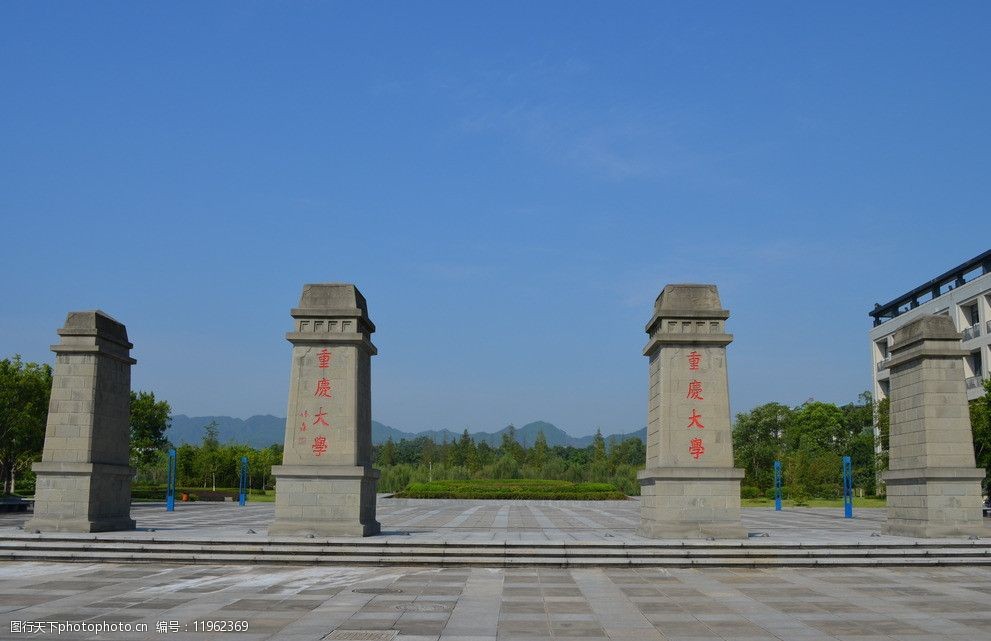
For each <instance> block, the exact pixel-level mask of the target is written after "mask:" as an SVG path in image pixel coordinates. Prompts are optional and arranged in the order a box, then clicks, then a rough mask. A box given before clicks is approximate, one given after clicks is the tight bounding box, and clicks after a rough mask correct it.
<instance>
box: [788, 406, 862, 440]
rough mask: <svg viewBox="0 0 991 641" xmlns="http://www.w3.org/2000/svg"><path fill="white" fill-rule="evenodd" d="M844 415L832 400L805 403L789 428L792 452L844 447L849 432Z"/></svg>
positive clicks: (796, 413) (797, 411)
mask: <svg viewBox="0 0 991 641" xmlns="http://www.w3.org/2000/svg"><path fill="white" fill-rule="evenodd" d="M844 418H845V417H844V416H843V411H842V410H840V408H838V407H836V406H835V405H833V404H832V403H821V402H819V401H810V402H808V403H805V404H804V405H802V406H801V407H799V408H798V409H797V410H796V411H795V416H794V420H792V421H791V423H790V424H789V425H788V426H787V427H786V429H785V434H784V436H785V446H786V448H787V449H788V451H791V452H794V451H797V450H805V451H807V452H823V451H830V450H833V449H843V448H844V447H845V445H846V437H847V436H848V433H847V431H846V429H845V422H844Z"/></svg>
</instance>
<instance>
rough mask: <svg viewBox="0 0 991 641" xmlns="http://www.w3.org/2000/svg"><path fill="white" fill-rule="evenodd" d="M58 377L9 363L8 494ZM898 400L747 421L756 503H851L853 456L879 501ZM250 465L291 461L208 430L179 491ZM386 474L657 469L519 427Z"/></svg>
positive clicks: (742, 423)
mask: <svg viewBox="0 0 991 641" xmlns="http://www.w3.org/2000/svg"><path fill="white" fill-rule="evenodd" d="M51 385H52V369H51V367H50V366H48V365H45V364H36V363H25V362H23V361H22V360H21V359H20V357H16V356H15V357H14V358H13V359H4V360H0V484H2V489H3V493H5V494H7V493H11V492H13V491H14V489H15V480H20V481H21V482H18V484H17V486H18V489H22V490H24V491H28V492H30V491H32V490H33V475H32V474H31V472H30V466H31V463H32V462H34V461H37V460H39V459H40V456H41V451H42V446H43V444H44V435H45V423H46V420H47V414H48V403H49V398H50V394H51ZM875 414H876V415H877V418H878V421H877V422H878V425H879V428H880V430H879V431H880V443H879V445H880V448H879V449H880V454H878V452H877V451H876V448H875V440H874V430H873V423H874V420H873V419H874V416H875ZM888 414H889V412H888V405H887V401H886V400H884V401H881V402H880V403H874V402H873V399H872V398H871V397H870V395H869V394H867V393H864V394H861V395H860V397H859V398H858V400H857V402H854V403H849V404H847V405H843V406H837V405H834V404H832V403H822V402H818V401H811V400H810V401H808V402H806V403H804V404H802V405H800V406H798V407H789V406H787V405H782V404H780V403H767V404H764V405H760V406H758V407H755V408H754V409H752V410H750V411H749V412H743V413H741V414H737V416H736V421H735V423H734V427H733V447H734V456H735V459H736V465H737V466H738V467H741V468H744V469H745V470H746V477H745V479H744V482H743V485H744V493H745V495H750V496H757V495H762V494H767V493H768V492H769V491H770V490H771V488H772V486H773V463H774V461H775V460H781V461H783V463H784V481H785V484H786V492H787V493H789V494H791V495H793V496H794V497H801V496H808V495H811V496H816V495H818V496H836V495H838V494H839V493H840V486H841V480H840V469H841V463H840V460H841V457H842V456H850V457H851V458H852V462H853V468H854V475H855V486H856V487H857V488H860V489H862V490H863V491H864V492H865V493H867V494H873V493H875V492H876V491H877V490H878V489H879V488H878V487H877V485H876V480H877V476H878V472H880V471H882V470H884V469H886V467H887V454H886V452H887V445H888V443H887V439H888V423H889V421H888ZM170 415H171V408H170V406H169V404H168V403H167V402H166V401H164V400H159V399H156V398H155V395H154V393H152V392H132V393H131V464H132V466H134V467H135V468H136V469H137V471H138V472H137V477H136V479H135V482H136V483H137V484H160V483H163V482H164V480H165V468H166V456H167V454H166V452H167V450H168V448H169V447H171V445H170V443H169V441H168V438H167V436H168V434H167V431H168V428H169V425H170V423H171V419H170ZM970 415H971V424H972V426H973V431H974V449H975V454H976V457H977V464H978V466H979V467H983V468H985V469H988V471H989V475H991V381H985V395H984V396H982V397H981V398H979V399H977V400H975V401H973V402H972V403H971V404H970ZM242 456H247V457H248V458H249V462H250V466H249V468H250V486H251V487H253V488H258V489H262V488H271V487H272V484H273V479H272V476H271V468H272V466H273V465H277V464H279V463H280V462H281V460H282V446H281V445H272V446H270V447H267V448H263V449H256V448H252V447H250V446H247V445H240V444H236V443H227V444H221V443H220V442H219V438H218V430H217V426H216V424H210V425H207V426H204V435H203V439H202V441H201V442H200V444H198V445H192V444H184V445H181V446H180V447H179V448H178V459H177V467H178V469H177V472H178V475H177V476H178V478H177V481H178V484H179V485H180V486H187V487H195V486H199V487H213V488H216V487H235V486H237V484H238V477H239V473H240V467H239V464H240V463H239V462H240V460H241V457H242ZM373 457H374V460H375V462H376V464H377V466H378V467H379V468H380V469H381V471H382V476H381V479H380V481H379V489H380V490H381V491H387V492H388V491H396V490H399V489H402V488H403V487H405V486H406V485H407V484H408V483H410V482H412V481H427V480H431V479H469V478H496V479H507V478H544V479H556V480H567V481H574V482H582V481H593V482H608V483H612V484H614V485H615V486H616V487H617V488H618V489H620V490H621V491H623V492H626V493H627V494H637V493H639V484H638V482H637V479H636V473H637V471H638V470H639V469H642V468H643V466H644V461H645V447H644V444H643V442H642V441H641V440H640V439H638V438H629V439H626V440H623V441H610V442H607V441H606V439H605V438H603V436H602V434H601V432H597V433H596V435H595V437H594V438H593V440H592V443H591V444H590V445H589V446H588V447H585V448H576V447H571V446H554V447H551V446H549V445H548V443H547V439H546V438H545V437H544V435H543V433H540V434H539V435H538V436H537V438H536V440H535V442H534V443H533V445H532V446H529V447H527V446H525V445H523V444H521V443H520V442H519V441H517V440H516V434H515V430H514V429H513V427H512V426H510V428H509V429H507V430H506V431H505V432H504V433H503V436H502V442H501V443H500V444H499V446H498V447H493V446H491V445H489V444H488V443H486V442H484V441H483V442H478V443H476V442H475V441H474V440H473V439H472V438H471V435H470V434H469V433H468V430H465V431H464V433H463V434H462V435H461V437H460V438H459V439H458V440H456V441H453V442H446V441H445V442H443V443H435V442H434V441H432V440H431V439H430V438H427V437H420V438H417V439H414V440H411V441H407V440H402V441H399V442H398V443H395V442H393V441H392V440H389V441H387V442H385V443H384V444H382V445H379V446H376V447H375V448H374V450H373Z"/></svg>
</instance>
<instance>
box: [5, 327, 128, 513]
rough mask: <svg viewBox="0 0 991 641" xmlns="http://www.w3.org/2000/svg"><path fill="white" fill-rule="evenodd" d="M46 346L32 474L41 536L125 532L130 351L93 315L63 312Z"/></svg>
mask: <svg viewBox="0 0 991 641" xmlns="http://www.w3.org/2000/svg"><path fill="white" fill-rule="evenodd" d="M58 333H59V336H61V337H62V342H61V343H59V344H58V345H52V351H53V352H55V355H56V356H55V374H54V378H53V381H52V398H51V402H50V404H49V406H48V424H47V426H46V427H45V448H44V451H43V453H42V455H41V461H40V462H38V463H35V464H34V465H33V466H32V469H33V470H34V472H35V474H37V484H36V489H35V502H34V517H33V518H31V520H29V521H28V522H27V523H25V525H24V529H25V530H28V531H31V530H38V531H42V532H107V531H111V530H133V529H134V520H133V519H132V518H131V477H133V476H134V470H133V469H132V468H131V467H130V466H129V457H130V442H131V428H130V402H131V365H134V364H135V363H136V362H137V361H135V360H134V359H133V358H131V357H130V350H131V348H132V347H133V345H132V344H131V343H129V342H128V340H127V330H126V329H125V328H124V325H123V324H121V323H118V322H117V321H115V320H114V319H113V318H111V317H110V316H108V315H107V314H105V313H104V312H101V311H91V312H69V315H68V317H67V318H66V320H65V327H63V328H62V329H60V330H58Z"/></svg>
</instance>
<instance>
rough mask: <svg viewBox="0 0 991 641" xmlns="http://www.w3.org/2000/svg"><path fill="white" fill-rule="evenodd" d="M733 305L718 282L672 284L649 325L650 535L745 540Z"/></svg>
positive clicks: (645, 487) (643, 510)
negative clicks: (733, 395) (735, 417)
mask: <svg viewBox="0 0 991 641" xmlns="http://www.w3.org/2000/svg"><path fill="white" fill-rule="evenodd" d="M727 318H729V311H727V310H725V309H723V308H722V305H721V304H720V302H719V292H718V291H717V290H716V286H715V285H668V286H666V287H665V288H664V290H663V291H662V292H661V294H660V295H659V296H658V297H657V301H656V302H655V303H654V316H653V318H651V319H650V322H649V323H647V334H648V336H650V341H649V342H648V343H647V346H646V347H645V348H644V350H643V353H644V355H645V356H647V357H648V358H649V359H650V385H649V390H648V400H647V467H646V469H644V470H643V471H642V472H640V473H639V474H638V477H639V479H640V486H641V487H640V502H641V503H640V529H639V530H638V533H639V534H641V535H642V536H647V537H652V538H678V539H687V538H732V539H736V538H746V536H747V532H746V530H744V528H743V525H742V524H741V522H740V479H742V478H743V470H741V469H738V468H735V467H733V438H732V427H731V424H730V413H729V394H728V390H727V378H726V346H727V345H729V343H730V342H732V340H733V337H732V336H731V335H730V334H727V333H725V327H724V326H725V322H726V319H727Z"/></svg>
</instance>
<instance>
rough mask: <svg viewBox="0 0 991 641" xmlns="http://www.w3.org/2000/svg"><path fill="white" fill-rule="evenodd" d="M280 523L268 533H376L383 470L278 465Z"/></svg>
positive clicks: (277, 512) (277, 518)
mask: <svg viewBox="0 0 991 641" xmlns="http://www.w3.org/2000/svg"><path fill="white" fill-rule="evenodd" d="M272 475H273V476H274V477H275V480H276V482H275V522H274V523H272V526H271V527H270V528H269V529H268V534H269V536H311V535H312V536H371V535H373V534H378V533H379V532H380V531H381V529H382V527H381V525H379V522H378V521H376V520H375V485H376V484H377V482H378V477H379V472H378V470H375V469H372V468H370V467H369V468H365V467H349V466H336V465H335V466H323V465H321V466H316V465H276V466H273V467H272Z"/></svg>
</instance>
